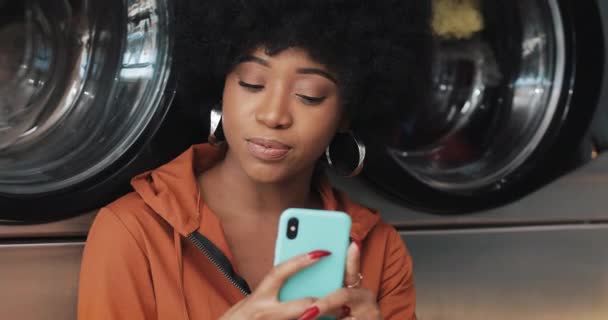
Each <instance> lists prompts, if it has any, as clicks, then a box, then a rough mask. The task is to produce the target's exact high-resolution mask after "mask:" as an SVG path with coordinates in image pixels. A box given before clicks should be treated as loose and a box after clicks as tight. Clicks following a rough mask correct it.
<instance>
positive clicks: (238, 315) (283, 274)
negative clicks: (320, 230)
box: [220, 250, 330, 320]
mask: <svg viewBox="0 0 608 320" xmlns="http://www.w3.org/2000/svg"><path fill="white" fill-rule="evenodd" d="M329 254H330V253H329V252H327V251H322V250H318V251H312V252H309V253H308V254H304V255H299V256H296V257H293V258H291V259H289V260H287V261H285V262H283V263H281V264H279V265H277V266H275V267H274V268H272V269H271V270H270V272H269V273H268V275H266V277H265V278H264V279H263V280H262V282H260V284H259V286H258V288H257V289H256V290H255V291H254V292H253V293H252V294H251V295H249V296H248V297H247V298H245V299H243V300H241V301H240V302H239V303H237V304H235V305H234V306H233V307H232V308H230V309H229V310H228V311H227V312H226V313H225V314H224V315H223V316H222V318H221V319H220V320H240V319H253V320H264V319H272V320H289V319H298V318H300V317H301V316H302V315H303V314H308V315H313V314H314V313H317V315H318V312H317V309H311V310H309V309H310V308H311V306H312V305H313V304H314V303H315V302H316V299H314V298H305V299H298V300H292V301H287V302H279V300H278V294H279V289H280V288H281V286H282V285H283V283H284V282H285V281H286V280H287V278H289V277H290V276H291V275H293V274H295V273H296V272H298V271H300V270H302V269H304V268H306V267H309V266H310V265H312V264H314V263H315V262H317V261H318V260H319V259H321V258H323V257H325V256H328V255H329ZM313 316H314V315H313ZM312 319H314V318H312Z"/></svg>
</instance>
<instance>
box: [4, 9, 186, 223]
mask: <svg viewBox="0 0 608 320" xmlns="http://www.w3.org/2000/svg"><path fill="white" fill-rule="evenodd" d="M170 31H171V8H170V7H169V1H168V0H129V1H121V0H110V1H94V0H69V1H67V0H52V1H50V0H24V1H5V0H2V1H0V43H1V46H0V208H1V210H0V220H19V221H33V220H46V219H55V218H59V217H62V216H66V215H72V214H76V213H80V212H82V211H83V210H87V209H93V208H95V207H97V206H99V205H102V204H103V203H105V202H107V201H108V200H109V199H112V198H113V197H115V196H117V195H118V194H120V193H121V192H124V191H125V185H126V184H125V183H126V182H128V177H129V176H130V175H132V174H134V173H137V172H138V171H139V170H143V169H142V168H143V167H145V166H146V164H147V165H148V166H149V165H150V164H151V162H153V160H150V158H154V160H157V159H159V158H163V156H164V157H166V155H160V154H154V153H155V150H156V149H158V148H156V147H154V146H151V145H150V141H151V139H152V137H153V136H154V135H155V133H156V132H157V131H158V130H159V128H161V124H162V123H163V121H164V120H165V116H166V115H167V111H168V110H169V106H170V104H171V100H172V97H173V89H174V88H173V85H172V83H173V81H172V75H171V69H172V68H171V67H172V59H171V56H172V55H171V53H172V37H171V32H170ZM176 139H179V136H177V137H176ZM185 144H186V143H180V142H179V141H174V142H173V145H175V146H179V147H182V146H183V145H185ZM142 154H146V155H144V156H142ZM145 157H147V158H148V160H142V158H145ZM136 159H139V160H136ZM144 163H145V164H144Z"/></svg>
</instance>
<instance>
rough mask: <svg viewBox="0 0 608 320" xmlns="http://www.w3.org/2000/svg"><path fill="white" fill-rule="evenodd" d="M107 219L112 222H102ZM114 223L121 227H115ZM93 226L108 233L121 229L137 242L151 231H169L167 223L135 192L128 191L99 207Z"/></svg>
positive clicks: (98, 230)
mask: <svg viewBox="0 0 608 320" xmlns="http://www.w3.org/2000/svg"><path fill="white" fill-rule="evenodd" d="M108 220H112V221H114V223H107V222H104V221H108ZM96 225H97V226H96ZM116 225H120V226H121V227H120V228H117V227H116ZM93 227H97V228H96V231H97V232H103V233H106V232H107V233H109V234H113V233H114V234H115V233H118V232H121V230H120V229H123V231H125V232H127V233H129V234H130V235H131V236H132V237H133V238H135V240H136V241H137V242H138V243H143V242H145V241H148V239H149V238H151V237H150V234H151V233H153V232H154V233H156V232H162V233H167V232H168V231H169V225H168V224H167V223H166V222H165V221H164V220H163V219H162V218H161V217H160V216H159V215H158V214H157V213H156V212H155V211H154V210H153V209H152V208H150V206H148V205H147V204H146V203H145V202H144V200H143V199H142V198H141V196H139V195H138V194H137V193H135V192H131V193H128V194H126V195H124V196H122V197H120V198H118V199H117V200H115V201H113V202H111V203H110V204H108V205H106V206H105V207H103V208H101V209H100V210H99V212H98V213H97V216H96V217H95V221H94V223H93Z"/></svg>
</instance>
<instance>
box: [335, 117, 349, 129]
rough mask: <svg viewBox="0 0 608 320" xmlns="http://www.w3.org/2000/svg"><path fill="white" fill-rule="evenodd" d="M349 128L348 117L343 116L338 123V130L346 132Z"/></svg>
mask: <svg viewBox="0 0 608 320" xmlns="http://www.w3.org/2000/svg"><path fill="white" fill-rule="evenodd" d="M349 129H350V119H349V118H348V117H346V116H343V117H342V119H341V120H340V124H339V125H338V132H347V131H348V130H349Z"/></svg>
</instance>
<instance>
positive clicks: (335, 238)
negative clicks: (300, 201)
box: [274, 208, 351, 301]
mask: <svg viewBox="0 0 608 320" xmlns="http://www.w3.org/2000/svg"><path fill="white" fill-rule="evenodd" d="M291 218H297V219H298V221H299V223H298V226H297V229H298V230H297V236H296V237H295V238H294V239H289V238H288V237H287V229H288V222H289V220H290V219H291ZM350 227H351V219H350V216H349V215H348V214H346V213H344V212H341V211H328V210H312V209H296V208H291V209H287V210H285V211H284V212H283V213H282V214H281V218H280V220H279V231H278V234H277V241H276V246H275V256H274V264H275V265H277V264H279V263H281V262H283V261H285V260H287V259H289V258H291V257H294V256H296V255H299V254H304V253H308V252H310V251H313V250H328V251H330V252H331V255H330V256H327V257H324V258H322V259H321V260H319V261H318V262H317V263H315V264H314V265H312V266H310V267H308V268H306V269H304V270H302V271H300V272H298V273H296V274H295V275H293V276H291V277H290V278H289V279H288V280H287V281H286V282H285V283H284V284H283V287H282V288H281V289H280V291H279V300H280V301H289V300H294V299H300V298H304V297H324V296H326V295H328V294H329V293H331V292H333V291H335V290H337V289H339V288H341V287H342V284H343V281H344V270H345V269H344V268H345V265H346V250H347V248H348V245H349V236H350Z"/></svg>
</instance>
